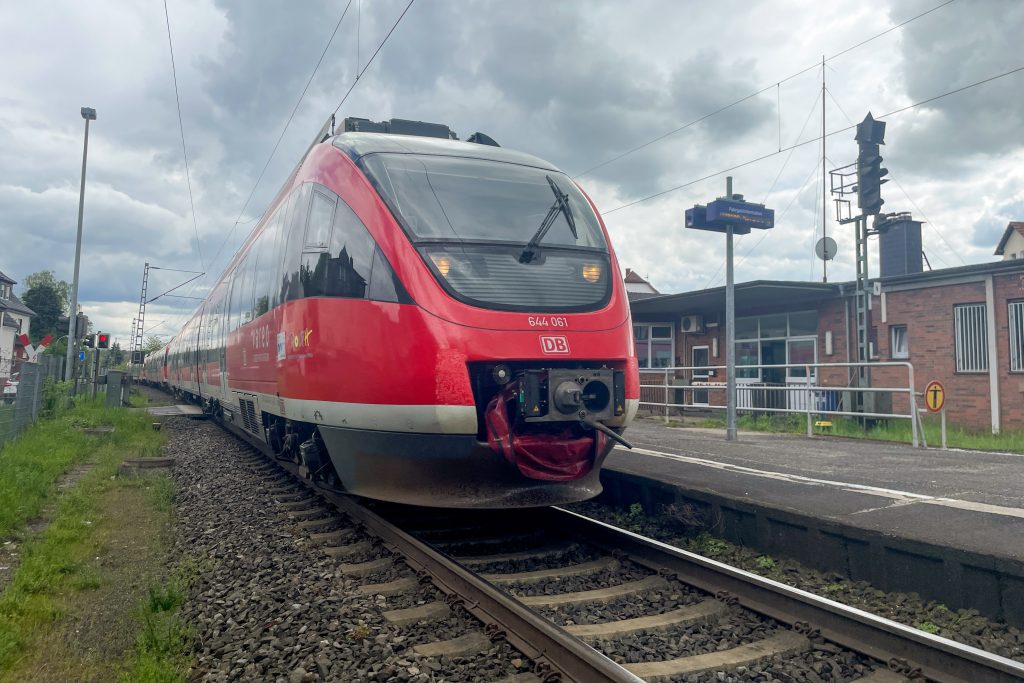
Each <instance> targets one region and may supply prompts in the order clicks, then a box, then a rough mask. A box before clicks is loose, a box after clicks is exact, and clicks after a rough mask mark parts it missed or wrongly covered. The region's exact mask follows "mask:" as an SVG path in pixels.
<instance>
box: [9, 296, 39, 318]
mask: <svg viewBox="0 0 1024 683" xmlns="http://www.w3.org/2000/svg"><path fill="white" fill-rule="evenodd" d="M0 311H9V312H11V313H20V314H22V315H30V316H34V315H35V314H36V312H35V311H33V310H32V309H31V308H29V307H28V306H26V305H25V304H24V303H22V301H21V299H19V298H18V297H17V295H16V294H14V293H13V292H12V293H11V298H10V299H0Z"/></svg>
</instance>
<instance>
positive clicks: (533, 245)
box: [519, 175, 579, 263]
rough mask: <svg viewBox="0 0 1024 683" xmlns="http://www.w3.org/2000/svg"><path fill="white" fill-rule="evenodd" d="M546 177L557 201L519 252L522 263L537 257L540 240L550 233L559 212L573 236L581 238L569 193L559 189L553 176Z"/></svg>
mask: <svg viewBox="0 0 1024 683" xmlns="http://www.w3.org/2000/svg"><path fill="white" fill-rule="evenodd" d="M544 177H545V178H547V179H548V185H550V186H551V191H552V192H553V193H554V194H555V203H554V204H552V205H551V208H550V209H548V215H547V216H544V220H543V221H541V224H540V227H539V228H537V232H535V233H533V237H531V238H530V241H529V242H527V243H526V246H525V247H523V253H521V254H519V262H520V263H529V262H531V261H533V259H535V258H536V257H537V253H538V251H539V249H538V247H539V246H540V241H541V240H542V239H544V235H546V234H548V230H550V229H551V226H552V225H553V224H554V222H555V218H556V217H557V216H558V213H559V212H561V213H563V214H564V215H565V222H566V223H568V224H569V229H570V230H572V236H573V238H576V239H578V238H579V235H578V234H577V233H576V220H575V219H574V218H573V217H572V208H571V207H570V206H569V195H567V194H566V193H564V192H562V191H561V190H560V189H558V185H556V184H555V181H554V180H552V178H551V176H549V175H545V176H544Z"/></svg>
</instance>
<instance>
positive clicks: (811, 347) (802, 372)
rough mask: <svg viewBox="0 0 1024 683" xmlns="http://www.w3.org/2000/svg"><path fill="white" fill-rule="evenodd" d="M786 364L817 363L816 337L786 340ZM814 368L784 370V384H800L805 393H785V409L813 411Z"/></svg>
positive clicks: (814, 394)
mask: <svg viewBox="0 0 1024 683" xmlns="http://www.w3.org/2000/svg"><path fill="white" fill-rule="evenodd" d="M786 362H787V363H789V364H793V365H798V364H800V363H806V364H807V365H808V366H810V365H813V364H814V363H816V362H818V339H817V337H792V338H790V339H787V340H786ZM817 374H818V373H817V370H816V368H810V375H808V368H807V367H795V368H786V384H802V385H805V386H807V387H808V389H807V391H787V392H786V400H787V403H788V405H787V407H788V408H789V409H790V410H808V409H810V410H814V408H815V405H814V404H815V396H816V393H815V392H814V390H813V389H811V388H810V387H811V385H813V384H815V379H816V378H817Z"/></svg>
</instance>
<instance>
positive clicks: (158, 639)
mask: <svg viewBox="0 0 1024 683" xmlns="http://www.w3.org/2000/svg"><path fill="white" fill-rule="evenodd" d="M189 580H190V579H189V578H188V577H187V576H186V575H185V574H183V573H182V572H181V571H180V570H179V572H178V573H176V574H175V575H174V576H173V577H172V578H171V579H170V580H168V581H167V583H165V584H164V585H162V586H150V587H149V589H148V595H147V597H146V599H145V600H144V601H143V603H142V606H141V607H140V608H139V610H138V612H139V621H140V623H141V630H140V632H139V636H138V638H137V639H136V642H135V649H134V651H133V652H132V654H131V656H130V657H129V659H128V662H127V667H126V670H125V671H124V672H123V673H122V675H121V680H122V681H126V682H129V681H130V682H131V683H178V682H179V681H184V680H185V672H186V671H187V670H188V657H187V656H186V655H185V653H186V652H187V651H188V648H189V644H190V642H191V638H192V635H191V632H190V631H189V630H188V628H187V627H186V626H185V624H184V622H183V621H182V620H181V616H180V614H179V609H180V607H181V605H182V603H184V601H185V594H186V591H187V589H188V583H189Z"/></svg>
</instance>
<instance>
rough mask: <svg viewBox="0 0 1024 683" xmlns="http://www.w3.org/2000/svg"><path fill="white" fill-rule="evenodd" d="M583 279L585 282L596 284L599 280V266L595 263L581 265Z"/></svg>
mask: <svg viewBox="0 0 1024 683" xmlns="http://www.w3.org/2000/svg"><path fill="white" fill-rule="evenodd" d="M582 273H583V279H584V280H586V281H587V282H597V281H598V280H600V279H601V266H600V265H599V264H597V263H585V264H583V271H582Z"/></svg>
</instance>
